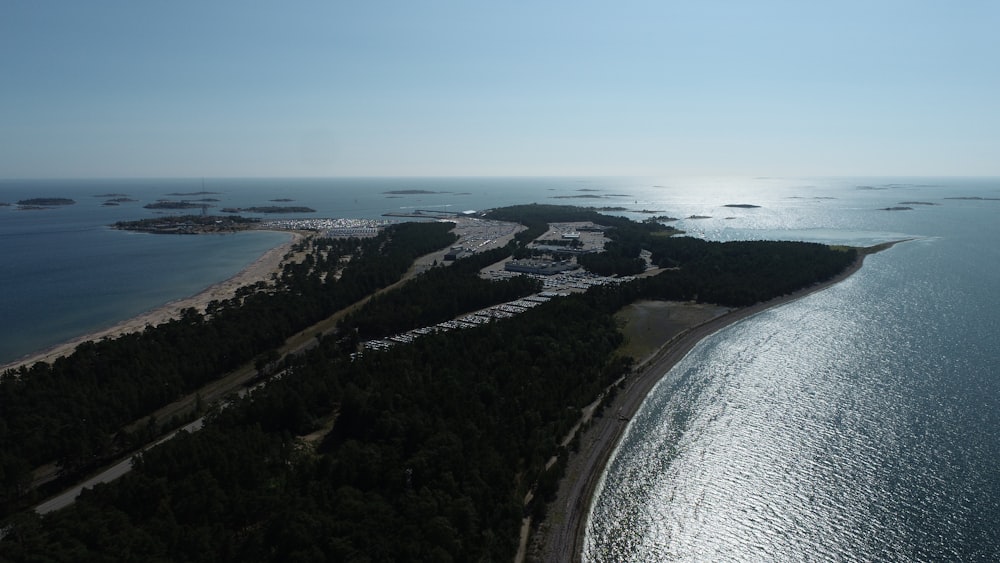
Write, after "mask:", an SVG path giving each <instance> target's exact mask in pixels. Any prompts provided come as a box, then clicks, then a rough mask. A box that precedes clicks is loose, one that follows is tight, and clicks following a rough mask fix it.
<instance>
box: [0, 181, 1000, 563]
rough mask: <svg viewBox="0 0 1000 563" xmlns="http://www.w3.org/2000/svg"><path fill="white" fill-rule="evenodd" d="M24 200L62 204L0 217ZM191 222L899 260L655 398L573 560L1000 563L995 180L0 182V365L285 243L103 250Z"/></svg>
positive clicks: (249, 235)
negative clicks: (783, 243)
mask: <svg viewBox="0 0 1000 563" xmlns="http://www.w3.org/2000/svg"><path fill="white" fill-rule="evenodd" d="M201 192H210V193H207V194H206V193H201ZM116 194H117V195H116ZM177 194H196V195H177ZM38 197H60V198H70V199H73V200H74V201H75V202H76V203H74V204H72V205H65V206H58V207H52V208H46V209H34V210H22V209H19V208H18V206H17V205H16V202H17V201H19V200H23V199H27V198H38ZM123 197H124V198H128V199H131V200H134V201H130V202H119V204H118V205H114V206H109V205H105V203H107V202H108V201H109V200H110V199H117V198H123ZM205 198H208V199H213V200H217V201H212V202H206V203H207V204H209V205H212V206H217V207H220V208H221V207H248V206H263V205H301V206H307V207H311V208H313V209H316V212H315V213H308V214H295V215H291V216H289V217H299V218H301V217H330V218H371V219H375V218H383V214H384V213H393V212H396V213H398V212H407V211H414V210H418V209H425V210H438V211H456V212H460V211H473V210H483V209H488V208H493V207H500V206H506V205H514V204H522V203H548V204H572V205H585V206H593V207H600V208H604V209H606V211H605V212H606V213H611V214H616V215H623V216H627V217H630V218H632V219H635V220H645V219H650V218H654V217H656V218H660V219H661V220H666V219H664V218H665V217H670V218H673V219H675V220H673V221H669V224H671V225H674V226H676V227H678V228H680V229H682V230H684V231H685V233H686V236H695V237H701V238H705V239H709V240H716V241H729V240H800V241H810V242H821V243H826V244H842V245H853V246H870V245H874V244H879V243H883V242H897V241H898V242H897V244H895V245H894V246H893V247H891V248H890V249H888V250H885V251H882V252H880V253H877V254H874V255H871V256H869V257H868V258H867V259H866V261H865V265H864V267H863V268H862V269H861V270H860V271H859V272H857V273H856V274H854V275H853V276H851V277H850V278H848V279H847V280H846V281H843V282H841V283H839V284H836V285H834V286H832V287H830V288H828V289H825V290H823V291H820V292H817V293H814V294H812V295H809V296H807V297H805V298H803V299H800V300H797V301H794V302H791V303H788V304H785V305H781V306H779V307H775V308H772V309H769V310H766V311H764V312H761V313H759V314H757V315H755V316H753V317H750V318H748V319H745V320H743V321H740V322H738V323H736V324H734V325H732V326H730V327H728V328H725V329H723V330H720V331H719V332H717V333H715V334H714V335H712V336H710V337H708V338H706V339H704V340H703V341H702V342H701V343H700V344H699V345H697V346H696V347H695V348H694V349H693V350H692V351H691V352H690V353H689V354H688V355H687V356H686V357H685V358H684V359H683V360H682V361H681V362H679V363H678V364H677V365H676V366H675V367H674V368H673V369H671V370H670V371H669V372H667V373H664V374H663V377H662V379H661V380H660V382H659V384H658V385H657V386H656V387H655V389H654V390H653V391H652V392H651V394H650V395H649V397H648V398H647V400H646V401H645V403H644V404H643V406H642V408H641V409H640V411H639V412H638V413H637V414H636V415H635V416H634V417H633V418H632V419H631V420H630V421H629V422H628V423H627V424H628V426H627V429H626V432H625V435H624V438H623V439H622V441H621V443H620V444H619V446H618V448H617V449H616V451H615V453H614V454H613V456H612V459H611V461H610V462H609V464H608V467H607V468H606V471H605V473H604V475H603V476H602V479H601V483H600V485H599V487H598V489H597V491H596V493H595V497H594V499H593V502H592V504H591V512H590V514H589V517H588V523H587V527H586V537H585V542H584V543H585V545H584V552H583V559H584V560H585V561H609V562H610V561H616V562H617V561H757V560H760V561H997V560H1000V469H998V467H1000V347H998V343H1000V320H998V319H1000V297H998V296H997V292H998V288H1000V244H998V243H1000V178H938V177H935V178H912V177H900V178H895V177H877V178H846V177H841V178H734V177H725V178H671V177H660V178H548V177H547V178H332V179H330V178H288V179H279V178H271V179H239V178H207V179H201V178H188V179H155V180H149V179H142V180H126V179H114V180H0V203H10V204H12V205H9V206H0V284H2V285H0V287H2V288H3V291H2V292H0V364H2V363H4V362H7V361H12V360H16V359H17V358H20V357H23V356H25V355H27V354H31V353H33V352H37V351H39V350H42V349H45V348H46V347H50V346H52V345H55V344H58V343H60V342H64V341H66V340H68V339H70V338H73V337H76V336H79V335H82V334H87V333H90V332H93V331H95V330H98V329H100V328H104V327H107V326H110V325H113V324H115V323H117V322H119V321H121V320H124V319H127V318H130V317H132V316H135V315H136V314H139V313H142V312H144V311H146V310H149V309H152V308H155V307H158V306H160V305H162V304H164V303H166V302H168V301H172V300H175V299H179V298H183V297H186V296H189V295H192V294H194V293H197V292H199V291H201V290H202V289H204V288H206V287H208V286H210V285H212V284H213V283H216V282H218V281H221V280H223V279H226V278H228V277H230V276H232V275H233V274H235V273H236V272H238V271H239V270H240V269H242V268H244V267H245V266H247V265H248V264H250V263H251V262H253V261H254V260H255V259H257V258H258V257H259V256H260V255H261V254H262V253H264V252H265V251H266V250H268V249H270V248H273V247H275V246H278V245H280V244H283V243H284V242H286V241H287V240H288V235H287V234H283V233H278V232H266V231H253V232H243V233H237V234H230V235H206V236H172V235H151V234H139V233H130V232H126V231H119V230H115V229H112V228H110V227H109V225H110V224H112V223H114V222H115V221H119V220H131V219H139V218H145V217H154V216H156V213H162V211H161V212H157V211H154V210H149V209H145V208H144V207H143V205H145V204H147V203H150V202H154V201H157V200H159V199H171V200H181V199H187V200H194V199H205ZM274 200H283V202H282V203H275V202H274ZM285 201H287V203H286V202H285ZM734 206H735V207H734ZM216 211H217V210H216ZM208 212H209V213H212V212H213V210H212V208H209V209H208ZM269 217H270V216H269Z"/></svg>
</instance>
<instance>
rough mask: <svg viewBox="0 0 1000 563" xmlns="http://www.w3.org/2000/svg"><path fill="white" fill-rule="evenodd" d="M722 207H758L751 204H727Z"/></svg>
mask: <svg viewBox="0 0 1000 563" xmlns="http://www.w3.org/2000/svg"><path fill="white" fill-rule="evenodd" d="M723 207H739V208H740V209H759V208H760V206H759V205H753V204H752V203H727V204H726V205H723Z"/></svg>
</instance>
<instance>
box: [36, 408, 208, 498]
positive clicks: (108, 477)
mask: <svg viewBox="0 0 1000 563" xmlns="http://www.w3.org/2000/svg"><path fill="white" fill-rule="evenodd" d="M203 421H204V419H201V418H199V419H198V420H196V421H194V422H192V423H190V424H188V425H186V426H183V427H181V428H180V429H179V430H175V431H173V432H171V433H170V434H167V435H166V436H164V437H163V438H160V439H159V440H157V441H156V442H154V443H152V444H150V445H148V446H146V447H145V448H143V449H142V451H146V450H148V449H150V448H154V447H156V446H158V445H160V444H162V443H163V442H166V441H167V440H170V439H171V438H173V437H174V436H176V435H177V433H178V432H180V431H181V430H186V431H188V432H197V431H198V430H201V427H202V423H203ZM131 470H132V458H131V457H128V458H125V459H123V460H121V461H119V462H118V463H116V464H114V465H112V466H111V467H109V468H107V469H105V470H104V471H102V472H100V473H98V474H97V475H95V476H93V477H91V478H90V479H87V480H86V481H84V482H83V483H80V484H79V485H77V486H75V487H73V488H72V489H69V490H67V491H63V492H62V493H61V494H59V495H57V496H55V497H52V498H50V499H49V500H47V501H45V502H43V503H42V504H39V505H38V506H36V507H35V512H37V513H39V514H46V513H48V512H52V511H53V510H59V509H60V508H66V507H67V506H69V505H71V504H73V502H74V501H75V500H76V498H77V497H79V496H80V493H82V492H83V490H84V489H90V488H93V487H94V486H96V485H99V484H101V483H110V482H111V481H114V480H115V479H117V478H119V477H121V476H122V475H124V474H126V473H128V472H129V471H131Z"/></svg>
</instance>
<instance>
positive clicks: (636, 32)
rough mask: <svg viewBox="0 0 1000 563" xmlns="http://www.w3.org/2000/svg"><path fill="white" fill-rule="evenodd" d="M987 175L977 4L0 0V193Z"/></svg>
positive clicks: (987, 6)
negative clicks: (197, 181) (611, 178)
mask: <svg viewBox="0 0 1000 563" xmlns="http://www.w3.org/2000/svg"><path fill="white" fill-rule="evenodd" d="M896 174H906V175H1000V2H997V1H995V0H941V1H924V0H906V1H903V0H898V1H897V0H864V1H856V0H840V1H837V2H804V1H801V0H794V1H791V0H790V1H776V0H765V1H752V0H741V1H737V0H731V1H730V0H689V1H670V0H660V1H649V2H633V1H620V0H616V1H602V2H590V1H585V0H574V1H566V2H562V1H560V2H556V1H546V0H533V1H527V0H523V1H522V0H504V1H499V0H490V1H475V0H455V1H421V0H406V1H404V0H396V1H380V0H356V1H355V0H351V1H347V0H326V1H316V2H276V1H272V2H265V1H249V0H245V1H187V0H179V1H169V2H168V1H160V0H153V1H143V2H136V1H134V0H125V1H104V0H85V1H77V0H65V1H50V0H0V178H26V177H160V176H170V177H176V176H184V177H191V176H193V177H199V176H207V177H212V176H356V175H367V176H399V175H403V176H406V175H429V176H435V175H442V176H449V175H458V176H467V175H473V176H475V175H499V176H524V175H528V176H530V175H896Z"/></svg>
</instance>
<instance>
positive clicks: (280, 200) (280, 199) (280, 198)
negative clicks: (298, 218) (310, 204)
mask: <svg viewBox="0 0 1000 563" xmlns="http://www.w3.org/2000/svg"><path fill="white" fill-rule="evenodd" d="M268 201H274V202H278V203H288V202H289V201H295V200H294V199H291V198H288V197H279V198H277V199H271V200H268Z"/></svg>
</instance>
